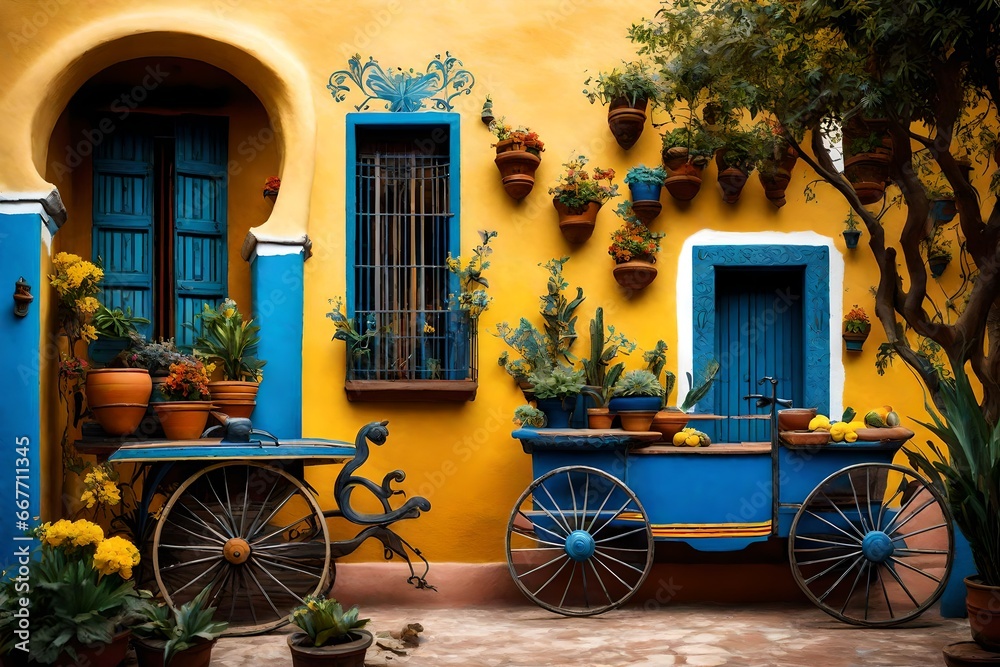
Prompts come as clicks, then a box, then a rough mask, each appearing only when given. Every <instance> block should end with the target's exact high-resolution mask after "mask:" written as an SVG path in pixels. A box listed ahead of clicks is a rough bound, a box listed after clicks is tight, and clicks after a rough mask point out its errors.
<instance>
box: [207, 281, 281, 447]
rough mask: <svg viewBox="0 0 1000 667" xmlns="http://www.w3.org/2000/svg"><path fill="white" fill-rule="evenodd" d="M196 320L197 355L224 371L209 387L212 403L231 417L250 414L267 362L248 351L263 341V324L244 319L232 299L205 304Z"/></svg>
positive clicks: (255, 402)
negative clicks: (261, 339) (211, 304)
mask: <svg viewBox="0 0 1000 667" xmlns="http://www.w3.org/2000/svg"><path fill="white" fill-rule="evenodd" d="M195 320H196V321H197V322H198V323H199V324H200V328H199V329H198V332H199V335H198V337H197V338H196V339H195V343H194V353H195V355H196V356H197V357H198V358H200V359H207V360H208V361H210V362H212V363H213V364H214V365H218V366H219V367H220V368H221V370H222V377H223V380H222V381H221V382H211V383H209V386H208V393H210V394H211V396H212V401H213V403H214V404H215V406H216V407H217V408H218V409H219V410H220V411H221V412H223V413H225V414H227V415H229V416H230V417H250V415H251V413H253V409H254V407H255V406H256V405H257V400H256V399H257V390H258V389H259V388H260V379H261V377H262V375H261V369H262V368H263V367H264V365H265V364H266V363H267V362H265V361H263V360H261V359H258V358H256V357H255V356H253V355H252V354H250V352H249V350H253V349H256V347H257V345H258V343H260V335H259V332H260V327H259V326H257V325H256V324H254V323H253V320H252V319H251V320H246V321H244V319H243V314H242V313H240V311H239V308H237V306H236V302H235V301H234V300H232V299H225V300H223V302H222V303H221V304H219V306H218V307H217V308H213V307H211V306H210V305H208V304H207V303H206V304H205V305H204V307H203V308H202V311H201V312H200V313H198V314H197V315H196V316H195ZM203 429H204V427H203Z"/></svg>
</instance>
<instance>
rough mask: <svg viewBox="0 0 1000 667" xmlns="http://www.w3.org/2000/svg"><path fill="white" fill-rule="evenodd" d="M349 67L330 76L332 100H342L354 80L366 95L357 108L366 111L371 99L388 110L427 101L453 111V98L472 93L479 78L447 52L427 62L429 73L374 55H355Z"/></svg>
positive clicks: (415, 107)
mask: <svg viewBox="0 0 1000 667" xmlns="http://www.w3.org/2000/svg"><path fill="white" fill-rule="evenodd" d="M347 65H348V69H342V70H337V71H336V72H334V73H333V74H331V75H330V82H329V83H328V84H327V86H326V87H327V88H328V89H329V90H330V94H331V95H333V99H334V100H335V101H337V102H343V101H344V100H345V99H347V93H348V92H350V90H351V83H352V82H353V84H354V85H355V86H357V87H358V88H359V89H360V90H361V92H363V93H364V94H365V95H366V97H365V99H364V101H363V102H361V104H359V105H357V106H355V107H354V108H355V109H356V110H358V111H364V110H367V109H368V108H369V102H371V101H372V100H383V101H385V108H386V109H388V110H389V111H404V112H408V111H420V110H421V109H423V108H424V107H426V106H427V105H428V104H430V105H431V109H433V110H434V111H451V110H452V104H451V101H452V99H454V98H456V97H458V96H459V95H470V94H471V93H472V87H473V86H474V85H475V83H476V77H474V76H473V75H472V72H469V71H468V70H466V69H463V68H462V61H461V60H459V59H458V58H455V57H454V56H452V55H451V53H449V52H447V51H445V57H444V59H442V58H441V55H440V54H438V55H435V56H434V60H432V61H431V62H429V63H428V64H427V68H426V70H427V71H426V72H417V71H415V70H414V69H413V68H412V67H411V68H410V69H409V70H404V69H403V68H401V67H396V68H389V70H388V71H386V70H385V69H383V68H382V66H381V65H379V64H378V61H377V60H375V58H374V57H370V58H368V62H366V63H364V64H362V63H361V56H360V55H359V54H355V55H354V56H353V57H352V58H350V59H349V60H348V61H347Z"/></svg>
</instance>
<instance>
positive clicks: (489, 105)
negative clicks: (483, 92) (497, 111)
mask: <svg viewBox="0 0 1000 667" xmlns="http://www.w3.org/2000/svg"><path fill="white" fill-rule="evenodd" d="M479 119H480V120H481V121H483V125H485V126H486V127H489V126H490V124H491V123H493V121H494V120H495V119H496V117H495V116H494V115H493V98H492V97H490V96H489V95H487V96H486V100H485V101H484V102H483V110H482V112H480V114H479Z"/></svg>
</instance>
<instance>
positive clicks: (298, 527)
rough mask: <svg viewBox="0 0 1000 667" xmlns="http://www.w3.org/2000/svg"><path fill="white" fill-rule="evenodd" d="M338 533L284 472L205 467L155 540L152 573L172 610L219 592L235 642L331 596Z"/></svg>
mask: <svg viewBox="0 0 1000 667" xmlns="http://www.w3.org/2000/svg"><path fill="white" fill-rule="evenodd" d="M331 565H332V563H331V559H330V535H329V532H328V530H327V526H326V520H325V519H324V518H323V512H322V510H321V509H320V507H319V504H318V503H317V502H316V499H315V498H314V497H313V493H312V492H311V491H310V490H309V489H308V488H307V487H306V486H305V485H304V484H303V483H302V482H301V481H299V480H297V479H295V478H294V477H292V476H291V475H290V474H288V473H287V472H285V471H284V470H280V469H278V468H274V467H271V466H267V465H261V464H258V463H247V462H242V461H231V462H225V463H217V464H215V465H212V466H209V467H207V468H204V469H202V470H200V471H198V472H197V473H195V474H194V475H192V476H191V477H189V478H188V479H187V480H185V481H184V483H182V484H181V485H180V487H178V489H177V491H175V492H174V494H173V495H172V496H171V497H170V499H169V500H168V501H167V503H166V505H164V507H163V511H162V513H161V514H160V519H159V521H158V522H157V525H156V533H155V534H154V536H153V571H154V572H155V574H156V583H157V585H159V587H160V592H161V593H162V594H163V598H164V600H166V602H167V604H170V605H174V606H179V605H181V604H183V603H184V602H186V601H188V600H190V599H191V598H193V597H194V596H195V595H197V594H198V592H199V591H201V589H203V588H204V587H205V586H208V585H211V586H212V590H213V593H212V604H213V605H214V606H216V607H217V608H218V615H219V617H221V618H222V619H223V620H227V621H229V629H228V630H227V631H226V634H227V635H249V634H255V633H259V632H266V631H268V630H272V629H274V628H277V627H279V626H281V625H284V624H285V623H287V622H288V614H289V612H290V611H291V610H292V608H293V607H295V606H297V605H299V604H300V603H301V601H302V599H303V598H304V597H305V596H307V595H315V594H318V593H325V592H326V590H327V577H328V576H329V572H330V571H331V570H330V568H331Z"/></svg>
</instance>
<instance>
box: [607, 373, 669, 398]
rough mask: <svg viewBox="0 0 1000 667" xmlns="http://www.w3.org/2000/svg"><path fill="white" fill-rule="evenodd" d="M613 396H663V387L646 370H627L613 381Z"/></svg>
mask: <svg viewBox="0 0 1000 667" xmlns="http://www.w3.org/2000/svg"><path fill="white" fill-rule="evenodd" d="M612 395H614V396H663V387H662V386H661V385H660V381H659V380H658V379H656V376H655V375H654V374H653V373H652V372H651V371H648V370H645V369H639V370H634V371H627V372H626V373H625V374H624V375H622V376H621V379H619V380H618V382H616V383H615V386H614V389H613V390H612Z"/></svg>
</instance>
